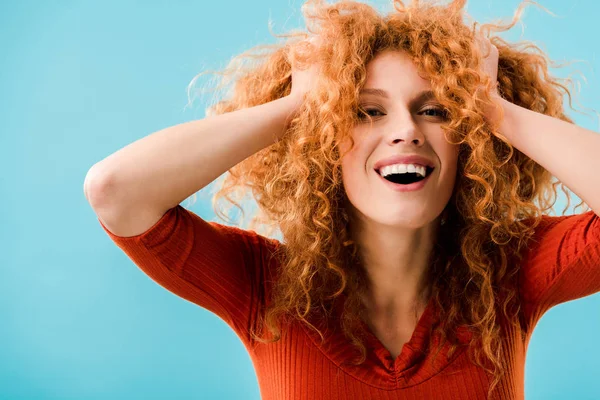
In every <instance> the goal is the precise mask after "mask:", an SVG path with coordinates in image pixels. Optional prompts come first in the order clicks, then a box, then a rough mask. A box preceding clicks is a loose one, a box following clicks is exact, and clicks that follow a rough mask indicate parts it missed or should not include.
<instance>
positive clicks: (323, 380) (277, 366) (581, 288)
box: [98, 205, 600, 400]
mask: <svg viewBox="0 0 600 400" xmlns="http://www.w3.org/2000/svg"><path fill="white" fill-rule="evenodd" d="M98 220H99V222H100V224H101V226H102V227H103V228H104V230H105V231H106V232H107V234H108V235H109V237H110V238H111V239H112V240H113V241H114V242H115V243H116V244H117V246H119V247H120V248H121V249H122V250H123V251H124V252H125V254H127V256H128V257H129V258H130V259H131V260H132V261H133V262H134V263H135V264H136V265H137V266H138V267H139V268H140V269H141V270H142V271H143V272H144V273H145V274H147V275H148V276H149V277H150V278H151V279H153V280H154V281H155V282H156V283H158V284H159V285H161V286H163V287H164V288H165V289H167V290H169V291H171V292H172V293H174V294H176V295H177V296H180V297H182V298H184V299H186V300H188V301H190V302H192V303H195V304H197V305H199V306H200V307H203V308H205V309H207V310H209V311H211V312H213V313H214V314H216V315H217V316H219V317H220V318H221V319H222V320H224V321H225V322H226V323H227V324H228V325H229V326H230V327H231V328H232V329H233V330H234V331H235V333H236V334H237V335H238V336H239V338H240V339H241V340H242V342H243V344H244V346H245V347H246V349H247V350H248V352H249V354H250V357H251V359H252V362H253V364H254V367H255V369H256V375H257V377H258V384H259V387H260V392H261V398H262V399H263V400H282V399H286V400H300V399H310V400H319V399H327V400H336V399H353V400H355V399H374V400H384V399H406V400H412V399H419V400H422V399H436V400H442V399H449V400H450V399H451V400H457V399H464V400H475V399H477V400H480V399H482V400H483V399H486V394H487V390H488V388H489V384H490V382H491V380H490V377H489V376H488V375H486V373H485V371H484V370H483V369H481V368H479V367H477V366H476V365H474V364H473V363H471V362H470V361H469V360H468V358H467V352H466V351H465V350H464V347H463V349H462V350H459V351H457V352H455V353H454V354H453V355H452V356H451V357H450V359H446V357H445V356H444V354H445V350H446V349H447V346H448V345H447V344H446V347H443V348H442V349H443V350H442V351H441V352H440V353H439V354H438V356H437V358H436V359H435V361H433V358H432V354H431V353H432V352H428V351H426V350H427V349H426V344H427V339H428V335H429V327H430V325H431V324H432V323H434V321H435V318H434V317H435V315H436V312H435V309H434V307H433V304H434V303H432V302H430V304H429V305H427V308H426V309H425V311H424V312H423V314H422V316H421V318H420V319H419V321H418V323H417V325H416V328H415V330H414V332H413V334H412V337H411V339H410V341H409V342H408V343H406V344H405V345H404V347H403V348H402V352H401V354H400V355H399V356H398V358H397V359H395V360H393V359H392V358H391V355H390V353H389V351H388V350H387V349H386V348H385V347H384V346H383V344H382V343H381V342H380V341H379V340H378V338H377V337H376V336H375V335H374V334H373V333H371V332H369V336H368V337H367V342H366V344H367V348H368V357H367V361H366V362H364V363H363V364H361V365H359V366H352V365H350V364H349V361H350V360H349V355H356V354H357V353H356V352H355V351H354V350H353V349H354V348H353V347H352V346H351V343H349V342H348V341H347V340H346V339H345V337H344V336H343V334H342V333H341V331H340V330H336V329H332V330H331V332H328V335H331V336H327V337H329V338H332V340H328V341H326V342H324V343H323V344H321V342H320V337H319V336H318V335H317V334H316V332H314V331H313V330H311V329H309V328H308V327H306V326H305V325H303V324H300V323H292V324H291V325H290V326H289V327H287V331H285V332H284V334H283V337H282V339H281V340H280V341H278V342H276V343H271V344H262V343H259V342H256V341H255V340H252V339H251V337H250V335H249V329H250V328H251V327H252V326H254V325H255V323H256V321H257V318H258V310H259V309H262V308H263V307H264V305H265V304H266V303H267V302H268V299H269V293H270V288H271V282H273V280H274V278H275V276H274V274H273V272H274V271H276V269H277V265H276V264H275V263H276V261H275V259H274V258H272V257H271V255H272V252H273V250H274V249H275V248H276V247H277V246H281V245H283V244H281V243H280V242H279V241H277V240H275V239H271V238H267V237H264V236H261V235H259V234H257V233H256V232H254V231H249V230H242V229H239V228H236V227H231V226H226V225H222V224H219V223H216V222H207V221H205V220H203V219H202V218H200V217H199V216H197V215H196V214H195V213H193V212H191V211H189V210H187V209H185V208H183V207H182V206H180V205H178V206H177V207H174V208H172V209H170V210H168V211H167V212H166V213H165V214H164V215H163V217H162V218H161V219H160V220H159V221H158V222H157V223H156V224H155V225H154V226H152V227H151V228H150V229H148V230H147V231H146V232H144V233H142V234H140V235H137V236H132V237H120V236H116V235H114V234H112V233H111V232H110V231H109V230H108V229H107V228H106V226H104V224H102V221H101V220H100V219H98ZM535 238H536V242H535V243H533V244H532V246H531V247H530V248H529V249H527V254H526V256H525V258H524V262H523V263H522V267H521V269H520V275H519V281H520V288H519V289H520V291H521V298H522V301H523V303H522V306H521V310H522V315H521V316H520V317H521V329H507V330H506V331H507V333H506V335H505V337H504V345H505V347H504V348H505V352H504V357H505V358H506V360H507V361H508V363H509V365H510V368H511V369H510V371H509V373H508V374H506V375H505V376H504V378H503V380H502V382H501V384H500V386H499V387H498V388H497V390H496V391H495V392H494V393H496V395H495V396H494V398H498V399H502V400H507V399H523V398H524V366H525V356H526V350H527V345H528V343H529V339H530V337H531V333H532V331H533V329H534V327H535V325H536V323H537V322H538V320H539V319H540V318H541V316H542V315H543V314H544V313H545V312H546V311H547V310H548V309H550V308H551V307H553V306H555V305H557V304H559V303H562V302H566V301H569V300H574V299H578V298H581V297H584V296H588V295H591V294H593V293H597V292H600V221H599V218H598V217H597V216H596V215H595V214H594V213H593V212H592V211H589V212H586V213H583V214H579V215H569V216H560V217H554V216H544V217H543V220H542V222H541V223H540V225H538V228H537V229H536V236H535ZM435 336H436V335H434V343H435V344H437V343H439V341H438V340H435V339H436V338H435ZM459 337H460V338H461V342H462V341H463V339H464V340H465V342H466V341H468V339H469V337H470V336H469V333H468V332H466V331H460V332H459ZM434 348H435V347H434ZM459 349H460V348H459Z"/></svg>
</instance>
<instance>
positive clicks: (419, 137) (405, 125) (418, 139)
mask: <svg viewBox="0 0 600 400" xmlns="http://www.w3.org/2000/svg"><path fill="white" fill-rule="evenodd" d="M387 142H388V143H389V144H397V143H399V142H405V143H407V144H409V143H410V144H414V145H417V146H422V145H423V143H425V136H424V135H423V133H422V132H421V130H420V129H419V128H418V127H417V125H416V124H415V122H414V121H413V120H412V119H411V118H403V120H402V121H401V122H400V123H397V124H395V126H394V127H393V128H392V129H390V130H389V133H388V138H387Z"/></svg>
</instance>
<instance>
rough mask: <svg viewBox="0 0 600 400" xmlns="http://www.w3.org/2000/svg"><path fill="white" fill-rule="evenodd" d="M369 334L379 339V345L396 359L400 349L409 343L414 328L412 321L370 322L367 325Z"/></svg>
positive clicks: (414, 324)
mask: <svg viewBox="0 0 600 400" xmlns="http://www.w3.org/2000/svg"><path fill="white" fill-rule="evenodd" d="M368 325H369V328H370V329H371V332H372V333H373V334H374V335H375V336H376V337H377V339H379V341H380V342H381V344H382V345H383V346H384V347H385V348H386V349H387V350H388V351H389V352H390V354H391V356H392V358H393V359H396V358H397V357H398V356H399V355H400V353H401V352H402V347H403V346H404V345H405V344H406V343H407V342H408V341H410V338H411V337H412V334H413V332H414V330H415V327H416V322H415V321H414V320H406V321H404V322H399V321H393V322H390V321H382V322H378V321H371V322H369V323H368Z"/></svg>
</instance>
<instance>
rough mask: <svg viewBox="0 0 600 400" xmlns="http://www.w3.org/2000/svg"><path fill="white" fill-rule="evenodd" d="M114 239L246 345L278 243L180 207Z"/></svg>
mask: <svg viewBox="0 0 600 400" xmlns="http://www.w3.org/2000/svg"><path fill="white" fill-rule="evenodd" d="M98 221H99V222H100V225H101V226H102V228H103V229H104V230H105V231H106V233H107V234H108V236H109V237H110V239H111V240H112V241H113V242H114V243H115V244H116V245H117V246H118V247H120V248H121V249H122V250H123V251H124V252H125V254H126V255H127V256H128V257H129V258H130V259H131V260H132V261H133V262H134V263H135V264H136V265H137V266H138V267H139V268H140V269H141V270H142V271H143V272H144V273H145V274H146V275H148V276H149V277H150V278H151V279H152V280H154V281H155V282H156V283H158V284H159V285H160V286H162V287H164V288H165V289H167V290H169V291H170V292H172V293H174V294H175V295H177V296H179V297H182V298H184V299H186V300H188V301H190V302H192V303H194V304H197V305H198V306H200V307H202V308H205V309H207V310H209V311H211V312H212V313H214V314H216V315H217V316H219V317H220V318H221V319H222V320H224V321H225V322H226V323H227V324H228V325H229V326H230V327H231V328H232V329H233V330H234V331H235V332H236V334H237V335H238V336H239V337H240V339H241V340H242V341H243V342H244V343H245V344H248V343H250V342H251V341H252V340H251V339H250V335H249V332H250V329H251V327H253V326H254V324H255V323H256V320H257V316H258V313H259V312H260V309H261V307H262V306H264V304H265V299H266V297H267V296H268V292H269V287H270V282H271V280H272V279H273V275H272V272H273V271H274V270H275V269H276V268H277V266H276V262H275V259H274V257H272V256H273V254H274V251H275V249H276V248H277V247H278V246H279V245H280V243H279V242H278V241H277V240H275V239H270V238H267V237H264V236H261V235H259V234H257V233H256V232H254V231H248V230H243V229H240V228H236V227H232V226H226V225H222V224H219V223H217V222H208V221H205V220H203V219H202V218H200V217H199V216H198V215H196V214H195V213H193V212H192V211H189V210H186V209H185V208H183V207H182V206H181V205H177V206H176V207H174V208H171V209H169V210H168V211H167V212H166V213H165V214H164V215H163V216H162V218H161V219H160V220H159V221H158V222H156V224H154V226H152V227H151V228H149V229H148V230H147V231H146V232H144V233H142V234H140V235H137V236H131V237H121V236H117V235H114V234H113V233H112V232H110V231H109V230H108V229H107V228H106V226H105V225H104V224H103V223H102V221H101V220H100V219H98Z"/></svg>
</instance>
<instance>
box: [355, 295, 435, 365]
mask: <svg viewBox="0 0 600 400" xmlns="http://www.w3.org/2000/svg"><path fill="white" fill-rule="evenodd" d="M432 307H433V296H430V298H429V300H428V301H427V304H426V306H425V309H424V310H423V312H422V313H421V316H420V317H419V319H418V320H417V324H416V325H415V328H414V330H413V332H412V334H411V336H410V339H409V340H408V341H407V342H406V343H404V344H403V345H402V349H401V350H400V354H398V356H397V357H396V358H394V357H392V354H391V353H390V351H389V350H388V349H387V348H386V347H385V345H384V344H383V343H382V342H381V340H379V338H378V337H377V335H375V333H374V332H373V330H372V329H371V328H370V327H369V325H368V324H367V323H366V322H364V321H362V325H363V327H364V329H365V332H366V340H367V344H368V345H370V347H371V349H372V350H373V353H374V355H375V356H376V357H377V359H378V361H379V362H381V363H382V364H383V365H384V366H385V367H386V368H388V369H390V370H393V371H396V372H402V371H404V370H406V369H408V368H410V367H412V366H413V365H414V363H415V362H416V361H418V359H420V358H422V357H423V355H424V353H425V351H426V346H427V338H428V331H429V326H430V325H431V323H432V321H431V314H432V311H433V310H432Z"/></svg>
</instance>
